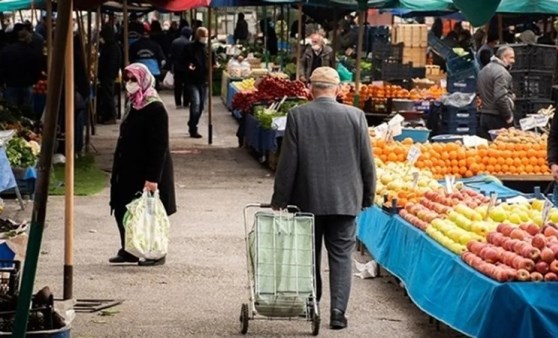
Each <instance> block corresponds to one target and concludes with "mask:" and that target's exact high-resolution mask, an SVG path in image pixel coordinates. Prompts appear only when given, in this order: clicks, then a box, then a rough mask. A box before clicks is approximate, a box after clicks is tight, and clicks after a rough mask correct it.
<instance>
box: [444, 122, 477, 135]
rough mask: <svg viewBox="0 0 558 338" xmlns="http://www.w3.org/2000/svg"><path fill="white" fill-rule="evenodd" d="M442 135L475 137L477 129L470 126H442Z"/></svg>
mask: <svg viewBox="0 0 558 338" xmlns="http://www.w3.org/2000/svg"><path fill="white" fill-rule="evenodd" d="M440 132H441V133H442V134H455V135H475V134H476V133H477V127H476V125H475V126H470V125H446V124H442V126H441V128H440Z"/></svg>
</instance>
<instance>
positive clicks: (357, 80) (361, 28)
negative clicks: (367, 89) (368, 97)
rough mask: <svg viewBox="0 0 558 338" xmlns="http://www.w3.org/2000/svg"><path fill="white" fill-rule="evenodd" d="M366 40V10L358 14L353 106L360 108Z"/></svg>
mask: <svg viewBox="0 0 558 338" xmlns="http://www.w3.org/2000/svg"><path fill="white" fill-rule="evenodd" d="M363 40H364V10H360V11H359V12H358V45H357V56H356V57H357V62H356V74H355V98H354V102H353V104H354V105H355V106H356V107H358V106H359V105H360V102H359V101H360V94H359V93H360V70H361V68H360V61H361V58H362V44H363Z"/></svg>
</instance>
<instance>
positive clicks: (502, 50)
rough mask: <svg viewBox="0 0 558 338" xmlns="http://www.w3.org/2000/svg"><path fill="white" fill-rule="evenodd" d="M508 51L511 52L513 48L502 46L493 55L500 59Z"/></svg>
mask: <svg viewBox="0 0 558 338" xmlns="http://www.w3.org/2000/svg"><path fill="white" fill-rule="evenodd" d="M510 50H511V51H512V52H513V48H512V47H510V46H502V47H500V48H498V50H497V51H496V54H495V55H496V57H497V58H499V59H501V58H502V56H503V55H504V54H506V52H508V51H510Z"/></svg>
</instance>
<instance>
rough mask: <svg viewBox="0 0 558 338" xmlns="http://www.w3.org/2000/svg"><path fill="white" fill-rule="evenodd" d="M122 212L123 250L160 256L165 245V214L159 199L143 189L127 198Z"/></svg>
mask: <svg viewBox="0 0 558 338" xmlns="http://www.w3.org/2000/svg"><path fill="white" fill-rule="evenodd" d="M126 208H127V209H128V211H126V214H125V215H124V220H123V223H124V229H125V233H126V240H125V242H126V243H125V250H126V251H128V252H129V253H131V254H132V255H134V256H136V257H138V258H145V259H160V258H163V257H164V256H165V255H166V254H167V251H168V247H169V228H170V222H169V217H168V216H167V213H166V211H165V207H164V206H163V203H162V202H161V200H160V199H159V190H157V191H155V193H153V194H152V195H151V194H150V193H149V192H148V191H147V190H144V191H143V194H142V195H141V197H140V198H138V199H135V200H133V201H132V202H130V203H129V204H128V205H127V206H126Z"/></svg>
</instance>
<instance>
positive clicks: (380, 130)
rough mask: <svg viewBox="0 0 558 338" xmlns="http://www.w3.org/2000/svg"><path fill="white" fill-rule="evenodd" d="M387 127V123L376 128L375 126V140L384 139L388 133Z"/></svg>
mask: <svg viewBox="0 0 558 338" xmlns="http://www.w3.org/2000/svg"><path fill="white" fill-rule="evenodd" d="M388 129H389V127H388V125H387V123H382V124H380V125H378V126H376V128H374V132H375V133H376V138H378V139H383V138H385V137H386V134H387V133H388Z"/></svg>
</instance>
